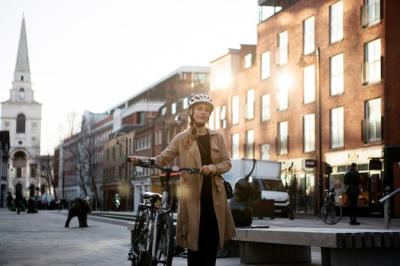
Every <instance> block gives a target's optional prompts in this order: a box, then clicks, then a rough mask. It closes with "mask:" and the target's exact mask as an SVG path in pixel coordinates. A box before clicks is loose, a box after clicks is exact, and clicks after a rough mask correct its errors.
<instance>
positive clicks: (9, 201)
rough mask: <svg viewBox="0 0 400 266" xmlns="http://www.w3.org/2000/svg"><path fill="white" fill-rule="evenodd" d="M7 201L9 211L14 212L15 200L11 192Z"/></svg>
mask: <svg viewBox="0 0 400 266" xmlns="http://www.w3.org/2000/svg"><path fill="white" fill-rule="evenodd" d="M6 201H7V208H8V209H9V210H13V208H14V199H13V196H12V195H11V192H7V198H6Z"/></svg>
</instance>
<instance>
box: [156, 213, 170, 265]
mask: <svg viewBox="0 0 400 266" xmlns="http://www.w3.org/2000/svg"><path fill="white" fill-rule="evenodd" d="M157 226H158V233H157V241H156V248H155V258H156V260H155V261H153V264H152V265H153V266H157V265H158V264H161V265H165V266H171V265H172V257H173V252H174V234H173V230H174V228H173V226H174V224H173V220H172V217H171V215H170V214H169V213H166V214H164V215H162V216H160V219H159V224H158V225H157Z"/></svg>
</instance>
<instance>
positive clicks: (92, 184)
mask: <svg viewBox="0 0 400 266" xmlns="http://www.w3.org/2000/svg"><path fill="white" fill-rule="evenodd" d="M94 124H95V120H94V118H93V116H92V114H91V113H89V112H86V113H85V114H84V116H83V119H82V123H81V131H80V133H79V134H80V135H79V141H78V151H79V152H78V156H77V159H78V173H79V177H80V180H81V183H82V188H83V190H84V193H85V196H88V191H87V189H86V186H85V184H88V185H89V189H90V194H91V195H90V196H91V200H92V204H93V206H92V208H94V209H97V207H98V206H100V197H99V189H98V187H99V185H100V182H99V180H97V176H98V175H97V174H96V173H97V170H98V167H99V165H98V163H97V161H96V149H97V147H96V143H95V136H94V134H93V129H94Z"/></svg>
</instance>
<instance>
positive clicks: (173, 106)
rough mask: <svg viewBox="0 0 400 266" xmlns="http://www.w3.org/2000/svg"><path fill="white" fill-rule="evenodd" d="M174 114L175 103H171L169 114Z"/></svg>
mask: <svg viewBox="0 0 400 266" xmlns="http://www.w3.org/2000/svg"><path fill="white" fill-rule="evenodd" d="M174 114H176V103H172V104H171V115H174Z"/></svg>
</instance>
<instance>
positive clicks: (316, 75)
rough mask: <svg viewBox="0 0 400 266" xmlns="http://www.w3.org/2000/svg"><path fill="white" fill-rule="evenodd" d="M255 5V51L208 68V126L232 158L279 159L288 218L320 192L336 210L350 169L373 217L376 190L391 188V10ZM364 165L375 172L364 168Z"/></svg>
mask: <svg viewBox="0 0 400 266" xmlns="http://www.w3.org/2000/svg"><path fill="white" fill-rule="evenodd" d="M259 4H260V22H259V24H258V26H257V33H258V40H257V44H256V48H255V51H249V50H247V49H246V47H244V46H242V47H241V49H239V50H236V51H230V52H229V53H228V54H227V55H225V56H223V57H221V58H218V59H216V60H215V61H213V62H212V63H211V64H212V65H211V77H214V78H213V79H212V84H211V94H212V96H213V98H214V99H215V102H216V106H217V107H216V109H215V112H214V114H213V117H212V118H213V120H212V121H211V123H210V125H211V126H213V127H214V128H219V130H221V131H222V132H223V133H224V134H225V138H226V139H227V142H228V143H229V145H230V147H231V152H232V157H239V158H242V157H253V156H254V157H255V158H257V159H270V160H277V161H281V162H282V166H283V167H282V179H283V182H284V184H285V185H287V186H288V189H289V190H290V192H291V197H292V204H293V205H294V207H295V209H296V211H298V212H306V213H317V212H318V209H319V206H320V204H321V199H322V194H323V191H324V189H327V188H328V187H335V189H336V193H337V195H338V199H337V200H338V201H340V202H341V203H342V204H344V205H346V204H347V199H346V196H345V194H344V193H343V192H344V184H343V179H344V173H345V171H346V170H347V169H348V167H349V165H350V164H351V163H352V162H355V163H357V164H358V166H359V171H360V173H361V175H362V187H363V192H362V194H361V195H360V197H359V205H360V206H362V207H366V208H368V210H370V211H371V210H373V209H375V208H377V209H379V208H380V206H379V203H378V202H377V200H378V199H379V198H380V197H381V196H382V194H383V192H384V191H383V190H384V188H385V187H386V186H390V187H391V188H396V187H399V186H400V184H399V181H398V180H399V179H400V176H399V164H398V163H397V162H398V161H400V159H399V158H398V156H399V155H397V154H399V150H398V149H399V144H400V136H399V134H396V133H394V132H399V129H400V128H399V126H400V124H399V123H397V122H395V121H397V120H398V116H399V115H398V114H399V113H400V110H399V106H398V105H396V104H395V103H394V102H395V101H396V99H397V100H398V99H400V95H399V81H398V80H397V79H396V78H395V77H396V73H395V72H396V70H395V69H398V67H399V66H398V64H399V63H400V60H399V53H398V51H397V50H396V49H395V47H397V46H398V44H399V38H398V37H397V36H399V35H400V34H399V27H398V26H399V21H398V20H396V19H395V16H396V15H395V14H398V12H399V11H400V7H399V3H398V2H397V1H383V0H382V1H379V0H358V1H346V0H340V1H337V0H335V1H305V0H298V1H259ZM396 45H397V46H396ZM228 57H230V58H231V59H230V60H227V58H228ZM221 64H222V65H223V64H225V66H226V67H228V68H230V69H232V70H231V71H229V70H224V67H223V66H221ZM234 64H236V66H234ZM234 69H236V70H237V69H238V71H237V72H235V71H234ZM227 73H228V74H229V73H231V76H230V77H228V78H227V77H226V76H227V75H228V74H227ZM235 73H236V74H235ZM226 80H231V83H229V84H228V85H226V84H224V82H223V81H226ZM221 81H222V82H221ZM221 84H222V85H221ZM218 107H220V109H218ZM396 119H397V120H396ZM227 128H229V130H226V129H227ZM372 158H377V160H380V161H381V162H383V165H384V167H383V168H381V169H376V168H375V167H370V161H371V159H372ZM396 206H397V207H396V208H395V211H396V215H400V212H399V211H400V208H399V207H400V205H399V204H396Z"/></svg>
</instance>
